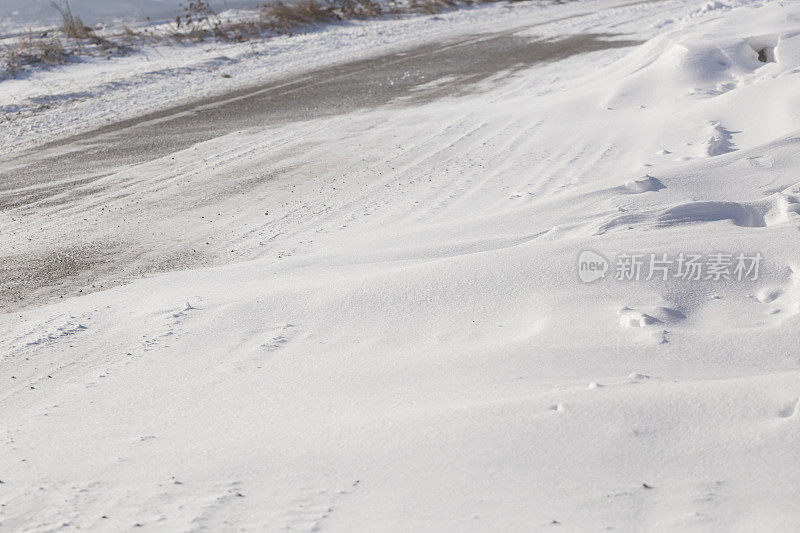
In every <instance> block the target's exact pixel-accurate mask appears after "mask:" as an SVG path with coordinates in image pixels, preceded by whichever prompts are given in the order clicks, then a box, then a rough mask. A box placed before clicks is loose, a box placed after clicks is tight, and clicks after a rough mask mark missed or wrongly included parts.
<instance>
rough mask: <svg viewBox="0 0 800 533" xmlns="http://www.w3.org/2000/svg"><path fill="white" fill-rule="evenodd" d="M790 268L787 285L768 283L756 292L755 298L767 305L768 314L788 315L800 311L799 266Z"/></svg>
mask: <svg viewBox="0 0 800 533" xmlns="http://www.w3.org/2000/svg"><path fill="white" fill-rule="evenodd" d="M790 268H791V269H792V280H791V282H789V284H788V285H786V286H776V285H768V286H765V287H762V288H761V289H760V290H759V291H758V292H757V293H756V300H758V301H759V302H761V303H762V304H764V305H766V306H768V309H769V314H770V315H781V314H782V315H784V316H787V317H788V316H793V315H796V314H798V313H800V267H797V266H795V267H790Z"/></svg>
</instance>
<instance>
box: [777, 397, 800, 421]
mask: <svg viewBox="0 0 800 533" xmlns="http://www.w3.org/2000/svg"><path fill="white" fill-rule="evenodd" d="M798 408H800V399H797V400H794V401H791V402H789V403H787V404H786V405H784V406H783V407H781V408H780V410H779V411H778V416H780V417H781V418H792V417H793V416H795V415H796V414H797V411H798Z"/></svg>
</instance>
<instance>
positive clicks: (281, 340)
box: [261, 324, 295, 352]
mask: <svg viewBox="0 0 800 533" xmlns="http://www.w3.org/2000/svg"><path fill="white" fill-rule="evenodd" d="M294 329H295V325H294V324H284V325H282V326H278V327H277V328H275V330H273V331H272V336H271V337H270V338H269V339H268V340H267V341H266V342H264V343H262V344H261V347H262V348H264V349H266V350H268V351H270V352H272V351H275V350H279V349H280V348H281V347H283V346H284V345H285V344H286V343H288V342H289V341H290V340H291V339H292V337H293V336H294Z"/></svg>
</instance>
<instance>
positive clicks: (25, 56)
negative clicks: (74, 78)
mask: <svg viewBox="0 0 800 533" xmlns="http://www.w3.org/2000/svg"><path fill="white" fill-rule="evenodd" d="M69 56H70V54H69V52H68V51H67V50H66V49H65V48H64V45H63V44H61V40H60V39H58V37H41V36H40V37H34V36H33V34H30V33H29V34H28V35H26V36H25V37H23V38H21V39H18V40H17V41H16V42H15V43H13V44H11V45H8V46H6V47H4V48H3V49H0V59H1V60H2V63H3V70H5V71H6V72H7V73H9V74H16V73H17V72H19V71H20V70H22V69H23V68H25V67H27V66H37V65H47V66H50V65H57V64H59V63H66V62H67V60H68V59H69Z"/></svg>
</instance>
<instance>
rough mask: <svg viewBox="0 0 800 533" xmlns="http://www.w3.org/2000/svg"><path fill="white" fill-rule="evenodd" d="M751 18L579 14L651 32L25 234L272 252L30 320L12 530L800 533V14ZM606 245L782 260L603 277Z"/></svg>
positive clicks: (271, 141) (264, 143)
mask: <svg viewBox="0 0 800 533" xmlns="http://www.w3.org/2000/svg"><path fill="white" fill-rule="evenodd" d="M741 4H745V3H744V2H742V3H741ZM746 4H747V5H740V6H739V7H735V8H734V7H732V6H731V5H730V4H727V3H725V2H722V1H714V2H709V3H708V4H706V5H705V6H704V5H700V6H698V5H697V4H694V3H690V2H686V3H682V2H670V3H666V2H665V3H662V4H652V5H651V4H641V5H635V6H630V7H628V8H625V9H620V10H618V11H616V12H615V13H614V18H613V20H609V19H608V18H591V19H588V20H586V19H584V20H580V21H566V22H565V21H562V22H553V23H552V24H551V25H548V26H546V27H542V28H537V30H536V31H537V33H538V34H540V35H541V34H545V35H548V34H549V35H558V34H563V33H565V32H570V31H574V32H577V31H583V32H596V33H600V32H603V31H607V32H612V31H613V32H614V33H626V32H630V33H633V34H635V35H639V36H641V37H647V39H648V40H647V42H646V43H645V44H644V45H642V46H640V47H637V48H635V49H632V50H627V51H619V50H616V51H603V52H595V53H592V54H589V55H584V56H576V57H571V58H569V59H565V60H563V61H559V62H553V63H550V64H546V65H542V66H538V67H536V68H532V69H528V70H524V71H520V72H517V73H515V74H514V75H511V76H508V77H505V78H502V79H500V80H495V81H493V82H492V83H488V82H487V83H485V84H484V85H483V86H482V87H481V88H480V89H481V90H480V91H476V92H474V93H471V94H468V95H464V96H461V97H458V98H449V99H445V100H439V101H435V102H431V103H427V104H424V105H418V106H414V107H411V106H409V107H399V108H398V107H394V108H383V109H376V110H371V111H363V112H359V113H356V114H351V115H344V116H338V117H333V118H327V119H318V120H310V121H306V122H302V123H297V124H292V125H289V126H284V127H278V128H264V129H259V130H256V131H245V132H240V133H236V134H232V135H229V136H225V137H222V138H219V139H214V140H212V141H209V142H206V143H202V144H200V145H197V146H195V147H192V149H190V150H185V151H182V152H179V153H176V154H171V155H170V156H169V157H170V159H169V161H166V160H163V161H155V162H152V163H148V164H145V165H140V166H137V167H133V168H125V169H122V170H120V171H119V172H117V173H115V174H113V175H111V176H108V177H107V178H104V179H105V182H104V183H105V185H106V186H105V187H103V188H101V189H100V192H98V193H97V195H96V196H94V197H90V198H88V199H86V200H84V201H81V203H76V204H74V205H68V206H67V207H64V208H54V209H44V208H43V209H41V211H40V212H31V211H26V212H24V213H9V214H8V218H17V217H18V218H19V220H13V221H11V220H6V221H4V223H5V224H7V225H6V226H4V231H3V235H4V237H5V238H7V239H9V242H13V243H14V244H15V245H22V243H25V242H27V239H29V238H31V236H36V235H37V233H36V232H37V231H40V230H42V229H43V228H44V231H43V232H42V233H44V234H47V235H53V237H52V238H58V239H70V238H75V235H78V233H79V232H80V231H88V232H89V233H91V232H93V231H109V232H113V231H114V229H113V226H114V223H116V222H117V221H119V220H135V217H137V216H138V217H140V218H141V221H142V223H144V222H145V221H146V220H150V221H153V220H155V221H161V222H160V224H162V225H163V230H164V231H170V229H174V228H178V230H179V232H181V233H183V234H184V235H186V238H187V239H188V238H190V237H192V236H194V235H196V234H200V233H201V232H203V231H208V232H210V233H211V234H214V235H216V236H217V237H218V238H219V239H220V240H221V241H223V242H222V244H220V245H219V246H220V249H222V248H223V247H231V248H234V247H235V248H236V249H237V250H246V251H247V252H248V255H247V257H249V258H250V259H249V260H248V261H241V262H231V263H230V264H224V265H221V266H218V267H215V268H208V269H201V270H191V271H180V272H174V273H171V274H163V275H157V276H151V277H149V278H146V279H142V280H139V281H136V282H134V283H131V284H129V285H126V286H123V287H118V288H115V289H112V290H108V291H101V292H96V293H93V294H90V295H88V296H84V297H79V298H77V297H73V298H65V299H63V300H62V301H60V302H58V303H53V304H50V305H46V306H43V307H40V308H36V309H29V310H24V311H19V312H16V313H11V314H8V315H4V316H2V317H0V328H2V331H3V332H4V335H3V338H2V340H0V350H1V352H0V353H2V354H3V359H2V364H3V378H2V379H4V380H5V381H4V382H5V383H6V385H5V386H4V387H3V388H2V389H0V402H1V405H0V412H2V413H3V419H2V431H3V444H2V446H3V452H4V453H3V454H2V455H0V479H2V481H3V484H2V485H0V504H2V505H0V521H1V522H0V527H2V528H5V529H8V530H22V529H27V530H30V531H50V530H54V529H57V528H59V527H61V526H62V525H63V524H67V527H68V528H71V527H80V528H82V529H86V528H89V529H93V530H94V529H96V530H108V531H115V530H119V529H132V528H134V527H136V526H137V525H140V526H143V527H145V528H151V529H155V530H175V531H184V530H197V529H209V530H212V531H217V530H252V531H262V530H285V529H288V528H291V529H299V530H302V531H316V530H332V531H352V530H389V531H411V530H422V531H442V530H447V531H531V530H536V531H538V530H549V529H552V528H554V527H556V524H555V523H556V522H557V523H558V525H559V528H560V529H565V530H568V531H594V530H604V529H608V528H613V529H617V530H623V531H640V530H653V531H674V530H676V529H684V528H686V529H694V530H708V531H753V530H769V531H796V530H798V528H800V508H798V506H797V505H796V502H797V500H798V497H800V488H799V487H800V485H799V484H798V479H800V463H798V461H797V460H796V457H797V453H798V443H799V442H800V439H798V437H800V366H799V365H800V358H799V354H800V333H799V332H800V328H798V326H800V247H799V246H798V230H799V229H800V218H799V217H800V214H799V213H800V209H798V207H797V206H798V205H800V173H798V169H800V151H798V142H799V141H800V139H799V138H798V136H797V132H798V130H800V99H799V98H800V97H798V95H800V5H798V4H794V3H787V2H778V1H774V2H773V1H754V2H749V3H746ZM665 6H666V7H665ZM665 9H669V10H670V11H669V13H668V14H665V12H664V10H665ZM531 17H533V15H531ZM643 27H645V28H647V29H646V30H642V29H641V28H643ZM637 28H638V29H637ZM759 56H761V58H762V59H763V60H764V61H761V60H759ZM172 158H174V159H172ZM277 165H280V167H281V168H283V169H285V173H284V174H283V175H282V177H281V178H280V179H276V180H268V181H267V182H265V181H258V180H255V178H256V177H258V176H259V175H261V173H262V172H263V171H264V169H268V168H273V167H275V166H277ZM223 178H224V179H223ZM254 182H255V184H254ZM130 184H137V185H138V187H136V188H135V190H134V191H133V192H130V195H129V194H127V192H128V191H127V190H126V187H127V186H128V185H130ZM237 186H242V187H249V189H248V194H247V195H246V196H243V195H241V194H239V193H238V192H237V193H228V194H227V195H226V194H224V191H225V190H228V191H230V190H234V189H236V187H237ZM123 191H125V192H126V194H121V193H122V192H123ZM209 198H213V199H214V201H213V202H212V203H210V200H209ZM176 205H178V206H180V209H179V210H175V209H174V208H173V206H176ZM142 206H145V207H142ZM223 213H224V215H225V216H223V215H222V214H223ZM265 213H269V216H265ZM213 214H219V217H220V218H218V219H216V223H214V222H213V221H209V222H205V219H204V221H203V222H200V220H201V217H206V216H209V218H212V217H211V216H210V215H213ZM12 223H13V224H16V225H13V226H12V225H11V224H12ZM154 224H156V225H155V226H153V229H154V233H155V230H158V229H160V228H159V227H158V225H157V224H159V222H155V223H154ZM204 224H208V226H203V225H204ZM201 226H202V227H201ZM12 229H13V231H11V230H12ZM59 231H62V232H63V233H62V234H59V233H58V232H59ZM51 232H52V233H51ZM586 250H592V251H594V252H595V253H599V254H600V255H602V256H603V257H605V258H607V259H609V260H612V258H619V257H620V256H623V255H626V254H642V255H647V256H649V254H651V253H652V254H657V255H658V256H661V255H662V254H667V256H669V257H677V256H679V255H680V254H682V253H684V254H690V253H693V252H702V253H704V254H712V253H717V252H719V253H730V254H737V253H746V254H761V256H763V264H762V265H761V269H760V271H759V273H758V275H757V276H756V277H755V279H753V277H752V276H751V277H747V276H745V279H742V280H738V279H736V277H735V276H729V278H727V279H726V278H721V279H719V280H714V279H701V280H691V279H683V278H681V277H676V276H674V275H670V276H669V277H668V278H667V279H661V278H659V277H654V278H653V279H650V280H647V279H644V278H640V279H638V280H637V279H632V280H617V279H614V278H615V266H616V265H615V263H614V262H613V261H612V262H611V265H610V269H611V270H610V271H609V272H608V275H607V276H606V277H605V278H604V279H600V280H596V281H594V282H593V283H584V282H582V281H581V280H580V279H579V275H578V271H577V268H578V264H577V260H578V257H579V256H580V254H581V252H583V251H586ZM560 529H559V530H560Z"/></svg>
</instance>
